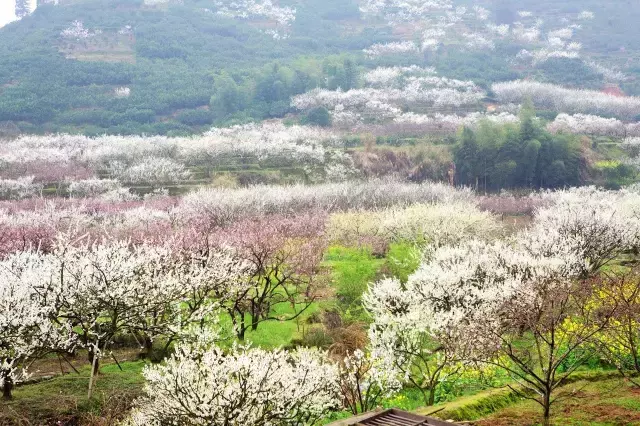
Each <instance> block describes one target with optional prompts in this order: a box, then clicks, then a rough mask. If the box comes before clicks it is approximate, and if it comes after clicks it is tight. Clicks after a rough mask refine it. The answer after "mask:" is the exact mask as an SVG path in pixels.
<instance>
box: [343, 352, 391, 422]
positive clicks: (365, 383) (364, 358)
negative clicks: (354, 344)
mask: <svg viewBox="0 0 640 426" xmlns="http://www.w3.org/2000/svg"><path fill="white" fill-rule="evenodd" d="M387 367H388V366H387V365H385V363H384V360H383V359H382V358H373V357H372V356H371V353H365V352H363V351H362V350H360V349H357V350H355V351H354V352H353V353H352V354H350V355H348V356H347V357H345V359H344V360H343V361H342V364H341V366H340V393H341V396H342V404H343V405H344V406H345V407H346V408H347V409H348V410H349V411H351V413H352V414H354V415H355V414H359V413H365V412H367V411H371V410H373V409H375V408H376V407H377V406H378V404H379V403H380V402H381V400H382V398H385V397H389V396H391V395H393V394H394V393H395V392H397V391H398V390H399V389H400V387H401V383H400V381H399V380H398V379H399V377H398V374H397V371H396V370H395V369H393V368H392V369H389V368H387Z"/></svg>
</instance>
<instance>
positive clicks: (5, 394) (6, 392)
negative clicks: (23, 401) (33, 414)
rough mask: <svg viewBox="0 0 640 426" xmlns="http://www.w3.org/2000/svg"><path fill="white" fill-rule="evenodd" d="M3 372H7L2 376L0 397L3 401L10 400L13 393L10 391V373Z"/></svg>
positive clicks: (11, 388)
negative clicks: (0, 393)
mask: <svg viewBox="0 0 640 426" xmlns="http://www.w3.org/2000/svg"><path fill="white" fill-rule="evenodd" d="M3 374H7V375H6V376H5V378H4V387H3V388H2V399H3V400H5V401H10V400H11V399H12V398H13V395H11V391H12V390H13V379H12V378H11V376H10V375H8V373H3Z"/></svg>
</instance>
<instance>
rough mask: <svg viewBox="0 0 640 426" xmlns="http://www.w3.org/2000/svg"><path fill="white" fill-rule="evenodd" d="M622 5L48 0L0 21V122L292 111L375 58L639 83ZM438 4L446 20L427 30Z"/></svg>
mask: <svg viewBox="0 0 640 426" xmlns="http://www.w3.org/2000/svg"><path fill="white" fill-rule="evenodd" d="M369 3H371V4H369ZM435 3H438V2H435ZM435 3H434V4H435ZM622 3H623V2H622ZM622 3H621V2H615V4H613V3H607V4H606V5H602V4H601V3H600V2H592V3H588V4H585V3H584V2H581V3H580V4H577V3H576V2H571V1H565V2H553V4H548V3H544V2H542V3H541V2H527V1H525V2H518V3H517V5H516V4H515V3H513V2H505V1H502V2H487V3H486V4H483V3H482V2H476V3H475V4H474V5H473V6H478V5H480V6H484V7H485V8H483V9H477V10H476V9H474V8H473V6H472V5H471V4H470V3H469V2H465V1H457V2H454V3H450V2H448V1H445V2H441V3H438V4H435V6H436V7H431V6H430V7H428V8H426V9H424V10H423V11H422V12H417V9H412V7H413V6H412V3H411V2H409V3H407V5H409V6H406V5H405V6H406V10H401V11H399V13H396V12H394V11H391V10H383V9H380V8H379V7H378V6H375V2H366V1H361V2H357V1H356V0H347V1H346V2H342V1H341V2H334V1H329V2H327V1H319V0H308V1H288V2H285V1H283V2H280V3H277V4H273V3H271V2H268V3H264V4H263V2H256V1H248V2H240V3H231V2H224V1H222V2H216V1H209V0H185V1H182V2H177V1H174V0H166V1H143V0H116V1H106V0H82V1H73V2H71V1H65V0H62V1H60V2H58V5H55V4H54V3H53V2H46V3H43V4H40V6H39V7H38V8H37V9H36V10H35V12H33V13H32V14H31V15H28V16H25V17H24V18H23V19H21V20H20V21H17V22H14V23H11V24H9V25H6V26H5V27H3V28H1V29H0V41H1V43H0V49H1V50H0V53H1V55H0V61H1V62H0V87H1V90H0V121H2V122H12V123H14V124H16V125H17V127H18V128H19V129H20V130H21V131H23V132H36V133H42V132H82V133H85V134H101V133H105V132H106V133H111V134H131V133H137V134H139V133H146V134H172V135H176V134H185V133H191V132H194V131H195V132H197V131H200V130H202V129H204V128H207V127H208V126H210V125H211V124H214V123H216V124H228V123H230V122H238V121H240V122H245V121H250V120H262V119H266V118H273V117H283V116H285V115H286V114H288V113H291V112H295V110H294V109H292V107H291V105H290V101H291V98H292V97H293V96H295V95H298V94H301V93H304V92H307V91H309V90H311V89H313V88H318V87H320V88H326V89H329V90H334V89H336V88H338V87H339V88H341V89H343V90H348V89H351V88H357V87H358V86H360V85H361V84H362V83H363V82H362V80H361V79H360V78H358V75H359V74H361V72H362V71H363V70H364V69H367V68H372V67H375V66H376V65H418V66H422V67H431V66H433V67H435V68H436V70H437V71H438V72H439V73H440V74H441V75H443V76H446V77H448V78H457V79H460V80H473V81H474V82H475V83H476V84H478V85H479V86H480V87H484V88H489V87H490V85H491V84H492V83H494V82H497V81H507V80H515V79H519V78H526V77H536V78H538V79H541V80H542V81H549V82H552V83H557V84H563V85H569V86H579V87H588V88H592V89H601V88H603V87H604V85H605V83H606V82H608V81H611V80H612V79H613V80H615V79H616V78H617V77H620V76H621V75H622V74H623V73H627V74H628V77H629V78H624V79H623V81H622V82H619V83H620V84H621V85H622V87H623V88H624V89H625V90H628V91H629V93H635V89H634V87H635V86H634V85H635V83H634V81H635V80H634V78H633V76H634V75H635V72H636V68H634V66H633V64H632V63H629V62H628V61H626V60H625V58H628V57H629V54H633V53H632V52H634V51H635V49H636V47H635V46H637V44H636V43H633V40H634V37H635V35H634V34H636V32H637V30H636V28H635V26H633V24H632V23H633V16H634V15H633V13H636V12H635V10H634V8H631V10H627V9H628V8H625V5H624V4H622ZM267 4H268V6H265V5H267ZM230 5H231V6H230ZM465 5H466V6H467V8H466V10H462V9H460V7H461V6H465ZM456 7H457V9H456ZM523 11H527V12H526V13H531V15H528V14H525V16H520V15H519V14H520V13H524V12H523ZM528 11H530V12H528ZM421 14H422V15H421ZM590 14H592V15H590ZM440 15H441V16H443V17H446V19H445V21H446V22H447V24H446V25H447V26H446V28H445V27H443V28H439V27H436V29H435V30H433V31H432V32H431V33H429V31H427V32H425V30H424V28H427V27H428V26H429V25H431V24H430V23H429V22H430V21H431V20H433V19H435V20H438V19H440V18H438V16H440ZM567 19H568V20H569V21H567ZM434 22H435V21H434ZM425 25H426V26H425ZM504 25H509V26H510V29H506V30H505V27H504ZM434 31H435V32H434ZM505 31H507V32H506V33H505ZM621 31H624V32H623V34H624V37H625V38H624V40H621V39H620V36H621ZM594 34H598V37H594ZM418 39H422V41H421V42H420V43H417V44H416V40H418ZM621 49H624V52H623V53H621V52H622V51H621ZM525 51H526V52H528V55H530V56H526V55H524V54H523V52H525ZM519 52H520V53H519ZM523 55H524V56H523ZM517 57H519V58H520V59H518V61H520V62H518V61H515V62H514V60H515V58H517ZM531 61H533V65H531ZM605 65H606V66H605ZM612 66H615V67H617V69H616V68H615V67H614V68H611V67H612ZM610 68H611V69H610ZM620 71H622V72H620ZM617 73H619V74H620V75H618V74H617Z"/></svg>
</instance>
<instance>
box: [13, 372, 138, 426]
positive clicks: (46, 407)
mask: <svg viewBox="0 0 640 426" xmlns="http://www.w3.org/2000/svg"><path fill="white" fill-rule="evenodd" d="M120 365H121V366H122V369H123V371H120V369H119V368H118V366H117V365H115V364H109V365H104V366H103V367H102V368H101V370H100V372H101V374H100V375H99V376H98V377H97V380H96V382H95V387H94V392H93V397H92V398H91V399H88V398H87V391H88V386H89V374H90V367H89V366H88V365H87V366H85V367H82V368H80V369H79V372H80V374H75V373H71V374H66V375H64V376H58V377H55V378H53V379H51V380H46V381H43V382H40V383H36V384H30V385H26V386H19V387H17V388H16V389H15V390H14V392H13V395H14V399H13V400H12V401H9V402H3V401H0V424H11V425H13V424H25V425H31V424H34V425H36V424H37V425H41V424H56V423H55V421H57V420H60V419H66V420H69V419H83V421H85V422H87V421H89V420H88V419H91V418H94V417H103V418H111V417H112V416H115V417H118V416H121V415H122V414H123V413H125V412H126V410H128V409H129V408H130V406H131V403H132V402H133V400H134V399H135V398H136V397H138V396H140V395H141V394H142V386H143V384H144V378H143V377H142V374H141V372H142V369H143V367H144V365H145V364H144V362H142V361H136V362H122V363H120ZM64 424H66V423H64Z"/></svg>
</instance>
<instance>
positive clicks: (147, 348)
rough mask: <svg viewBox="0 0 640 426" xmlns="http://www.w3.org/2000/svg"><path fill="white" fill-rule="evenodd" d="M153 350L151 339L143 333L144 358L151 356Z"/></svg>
mask: <svg viewBox="0 0 640 426" xmlns="http://www.w3.org/2000/svg"><path fill="white" fill-rule="evenodd" d="M152 352H153V340H151V337H149V336H147V335H145V336H144V356H145V358H151V355H152Z"/></svg>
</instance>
